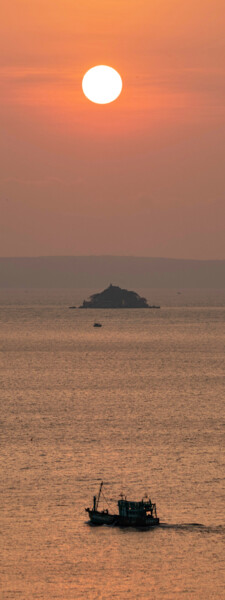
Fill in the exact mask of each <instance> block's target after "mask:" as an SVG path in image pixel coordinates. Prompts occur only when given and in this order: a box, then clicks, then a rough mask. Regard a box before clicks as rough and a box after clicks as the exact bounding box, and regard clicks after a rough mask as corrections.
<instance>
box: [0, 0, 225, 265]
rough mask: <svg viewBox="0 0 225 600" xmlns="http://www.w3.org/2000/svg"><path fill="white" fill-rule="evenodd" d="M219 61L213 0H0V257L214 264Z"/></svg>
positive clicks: (219, 178) (220, 163) (221, 133)
mask: <svg viewBox="0 0 225 600" xmlns="http://www.w3.org/2000/svg"><path fill="white" fill-rule="evenodd" d="M97 64H106V65H110V66H112V67H114V68H115V69H117V70H118V71H119V73H120V74H121V76H122V79H123V91H122V94H121V96H120V97H119V98H118V99H117V100H116V101H115V102H114V103H112V104H108V105H104V106H102V105H96V104H93V103H91V102H90V101H88V100H87V99H86V98H85V97H84V95H83V93H82V89H81V81H82V77H83V75H84V73H85V71H86V70H87V69H89V68H91V67H92V66H94V65H97ZM224 65H225V2H224V0H135V1H134V0H10V1H8V0H2V7H1V20H0V80H1V85H0V123H1V137H0V153H1V159H0V203H1V220H0V256H36V255H71V254H75V255H77V254H117V255H120V254H124V255H139V256H140V255H142V256H165V257H177V258H223V259H224V258H225V198H224V191H225V161H224V155H225V152H224V151H225V127H224V125H225V118H224V117H225V103H224V98H225V94H224V92H225V78H224V75H225V73H224V70H225V69H224Z"/></svg>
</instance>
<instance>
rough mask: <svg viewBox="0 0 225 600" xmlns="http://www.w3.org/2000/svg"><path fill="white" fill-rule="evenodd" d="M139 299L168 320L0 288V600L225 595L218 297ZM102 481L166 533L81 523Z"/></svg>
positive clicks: (109, 498) (110, 497)
mask: <svg viewBox="0 0 225 600" xmlns="http://www.w3.org/2000/svg"><path fill="white" fill-rule="evenodd" d="M146 295H147V297H148V299H149V300H150V301H151V300H152V301H153V302H159V303H161V304H162V308H161V309H160V310H155V311H151V310H149V311H148V310H138V311H135V310H130V311H129V310H121V311H120V310H116V311H113V310H108V311H104V310H102V311H91V310H84V311H82V310H81V311H79V310H69V309H68V306H69V305H70V304H73V303H76V302H78V303H79V302H81V300H83V298H85V297H87V292H86V293H83V292H82V291H76V293H74V292H73V291H72V290H70V291H63V290H61V291H60V292H59V291H58V292H56V291H55V292H54V291H52V290H51V291H47V290H43V291H40V290H39V291H29V292H25V291H20V292H13V291H4V290H3V291H2V292H1V295H0V304H1V308H0V316H1V322H0V351H1V356H0V360H1V416H0V418H1V455H0V461H1V472H2V486H1V505H2V508H3V510H2V511H1V524H0V540H1V547H2V548H3V552H2V553H1V582H2V583H1V586H2V587H1V598H2V599H3V600H6V599H13V600H15V599H17V598H18V599H21V600H53V599H55V600H84V599H85V600H101V599H102V600H113V599H119V600H136V599H138V600H139V599H140V600H150V599H151V600H161V599H165V600H169V599H171V600H172V599H174V598H177V599H179V600H183V599H185V600H187V599H193V600H208V599H211V598H216V599H222V598H224V584H225V562H224V541H225V510H224V491H225V485H224V483H225V471H224V466H225V465H224V463H225V452H224V434H225V413H224V348H225V327H224V321H225V294H224V292H223V293H222V292H218V293H216V292H207V293H206V292H205V293H204V292H203V291H201V292H198V291H196V290H193V291H188V292H185V291H182V292H181V294H178V295H177V293H176V292H171V291H170V292H166V290H164V291H153V292H151V293H149V294H146ZM96 318H97V319H98V320H100V321H101V323H102V325H103V326H102V328H100V329H94V328H93V322H94V320H95V319H96ZM101 480H104V482H105V486H104V488H103V491H104V497H105V499H104V498H103V501H104V502H105V506H107V504H106V502H108V505H109V506H110V507H111V506H112V507H113V510H114V509H115V502H116V500H117V499H118V498H119V494H120V493H121V491H123V492H124V493H126V494H127V497H128V499H131V500H132V499H134V500H139V499H141V498H142V497H143V495H144V494H145V493H146V492H147V493H149V494H150V497H151V499H152V501H155V502H156V503H157V509H158V515H159V517H160V519H161V523H162V524H161V526H160V527H158V528H155V529H154V530H150V531H144V532H142V531H136V530H132V529H124V530H120V529H119V528H113V527H106V526H103V527H100V528H96V527H91V526H90V525H88V524H87V516H86V513H85V511H84V509H85V507H86V506H90V504H91V502H92V496H93V494H94V493H96V492H97V491H98V487H99V483H100V481H101Z"/></svg>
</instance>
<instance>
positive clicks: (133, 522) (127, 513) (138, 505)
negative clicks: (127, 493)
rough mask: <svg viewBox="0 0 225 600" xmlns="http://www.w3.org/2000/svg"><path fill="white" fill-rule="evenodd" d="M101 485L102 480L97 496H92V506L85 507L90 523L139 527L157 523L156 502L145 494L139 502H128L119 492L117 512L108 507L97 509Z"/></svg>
mask: <svg viewBox="0 0 225 600" xmlns="http://www.w3.org/2000/svg"><path fill="white" fill-rule="evenodd" d="M102 487H103V481H102V482H101V484H100V488H99V492H98V495H97V497H96V496H94V497H93V507H92V508H85V510H86V512H87V513H88V514H89V519H90V522H91V523H92V525H119V526H120V527H141V528H148V527H154V526H156V525H159V518H158V516H157V511H156V504H153V503H152V502H151V500H150V498H149V497H147V496H146V497H145V498H143V499H142V500H141V501H140V502H130V501H129V500H127V498H126V497H124V495H123V494H121V497H120V499H119V500H118V502H117V505H118V513H117V514H112V513H110V512H109V511H108V509H104V510H98V506H99V501H100V497H101V493H102Z"/></svg>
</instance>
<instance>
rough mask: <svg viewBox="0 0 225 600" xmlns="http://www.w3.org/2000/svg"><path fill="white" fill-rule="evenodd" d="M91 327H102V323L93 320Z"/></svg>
mask: <svg viewBox="0 0 225 600" xmlns="http://www.w3.org/2000/svg"><path fill="white" fill-rule="evenodd" d="M93 327H102V324H101V323H96V321H95V323H94V325H93Z"/></svg>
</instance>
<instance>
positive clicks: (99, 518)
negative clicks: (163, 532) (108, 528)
mask: <svg viewBox="0 0 225 600" xmlns="http://www.w3.org/2000/svg"><path fill="white" fill-rule="evenodd" d="M86 511H87V512H88V514H89V519H90V522H91V523H92V525H118V526H120V527H136V528H144V529H149V528H150V527H156V526H157V525H159V519H158V517H145V518H143V519H141V518H139V519H135V518H128V517H122V516H120V515H111V514H110V513H109V512H107V511H101V512H100V511H97V510H91V509H89V508H86Z"/></svg>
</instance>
